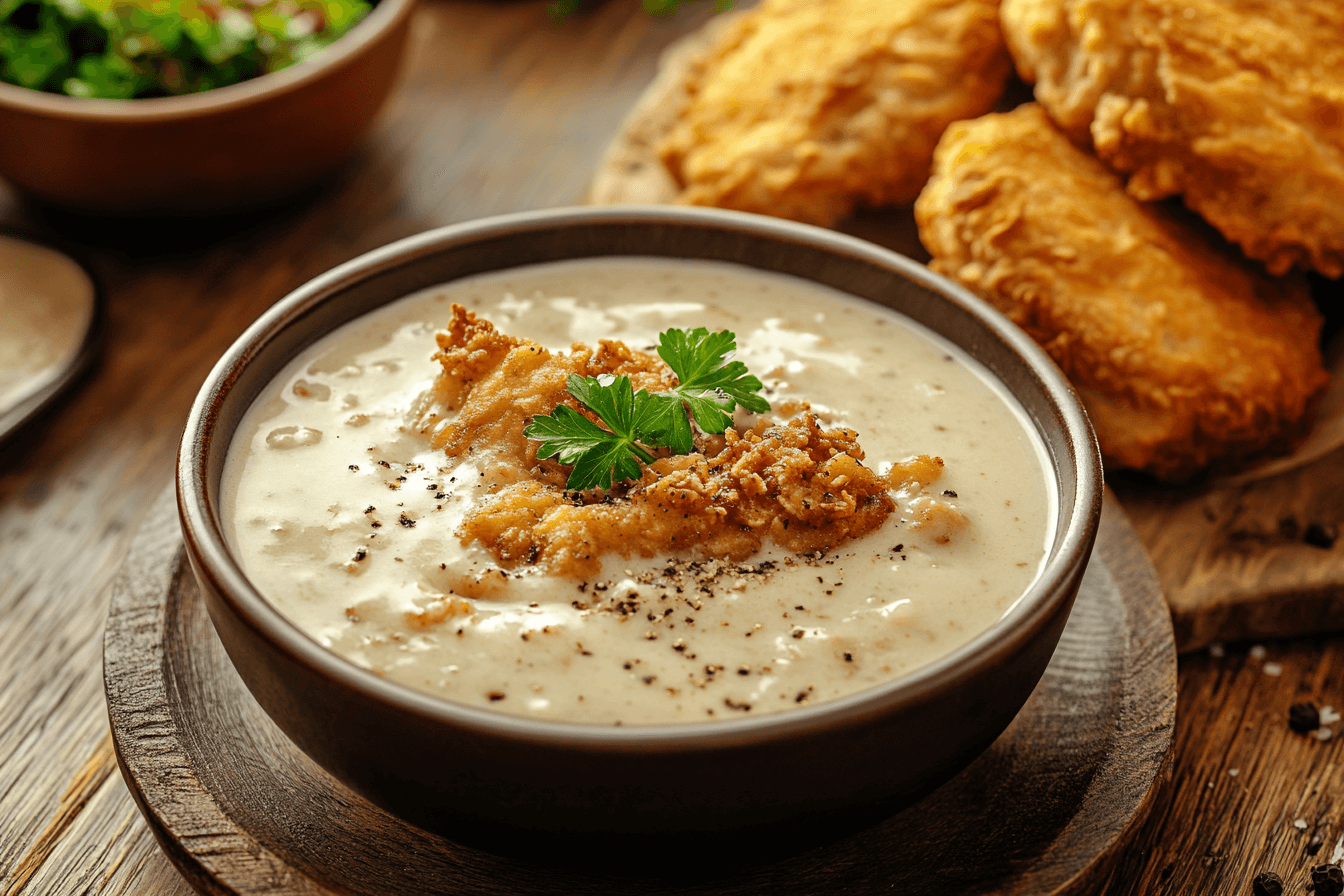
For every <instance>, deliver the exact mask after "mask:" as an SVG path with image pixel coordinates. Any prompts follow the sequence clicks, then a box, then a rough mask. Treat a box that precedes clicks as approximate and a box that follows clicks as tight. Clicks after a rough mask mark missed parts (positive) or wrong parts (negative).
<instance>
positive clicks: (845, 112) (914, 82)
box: [658, 0, 1012, 225]
mask: <svg viewBox="0 0 1344 896" xmlns="http://www.w3.org/2000/svg"><path fill="white" fill-rule="evenodd" d="M1011 69H1012V64H1011V62H1010V61H1009V59H1008V55H1007V50H1006V49H1005V47H1004V43H1003V38H1002V36H1001V34H1000V33H999V22H998V2H997V0H885V2H881V3H873V2H867V0H763V2H762V3H761V4H760V5H759V6H757V7H755V8H754V9H751V10H749V11H747V12H746V13H742V14H740V15H739V17H738V18H737V19H735V20H733V21H732V22H730V23H727V24H726V26H725V27H724V28H723V30H722V31H721V32H720V34H719V38H718V40H717V42H716V43H715V45H714V48H713V49H712V50H711V51H709V52H708V53H706V54H705V55H704V56H702V57H701V58H699V59H697V60H696V61H695V62H694V63H693V64H692V65H691V66H690V70H689V72H688V74H687V80H686V84H685V91H686V93H687V95H688V99H687V102H686V103H685V106H684V108H683V109H682V110H681V113H680V115H679V117H678V119H677V121H676V123H675V125H674V126H673V127H672V128H671V129H670V131H669V132H668V133H667V136H666V137H665V138H664V139H663V140H662V142H661V143H660V145H659V147H658V154H659V157H660V158H661V160H662V162H663V164H664V165H665V166H666V168H667V169H668V171H669V172H670V173H671V174H672V177H673V179H674V180H675V181H676V183H677V185H678V187H679V189H680V194H679V195H678V196H677V199H676V201H678V202H680V203H683V204H690V205H714V206H721V207H724V208H733V209H738V210H740V211H750V212H758V213H761V214H768V215H775V216H778V217H784V218H793V219H795V220H798V221H806V222H809V223H813V224H822V225H830V224H834V223H835V222H836V221H837V220H839V219H840V218H842V217H844V216H845V215H847V214H849V213H850V212H852V211H853V210H854V209H855V208H856V206H859V205H868V206H882V205H906V204H909V203H910V202H912V201H914V198H915V196H917V195H918V194H919V190H920V188H921V187H923V185H924V182H925V181H926V180H927V179H928V175H929V161H930V159H931V158H932V155H933V147H934V145H935V144H936V143H937V142H938V137H939V135H940V134H942V132H943V129H944V128H945V127H947V125H948V124H949V123H951V122H953V121H957V120H959V119H962V118H969V117H973V116H976V115H980V114H982V113H984V112H988V111H989V110H990V109H992V108H994V104H995V102H996V101H997V100H998V98H999V96H1000V94H1002V92H1003V88H1004V84H1005V82H1006V80H1007V78H1008V75H1009V73H1010V72H1011Z"/></svg>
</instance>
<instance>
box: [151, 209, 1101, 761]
mask: <svg viewBox="0 0 1344 896" xmlns="http://www.w3.org/2000/svg"><path fill="white" fill-rule="evenodd" d="M599 222H600V223H602V224H605V225H611V224H616V223H627V224H644V225H647V224H654V225H677V224H681V225H685V226H690V227H696V228H706V227H708V228H718V229H723V230H731V231H736V232H741V231H744V230H745V231H748V232H749V233H750V234H751V235H752V236H755V237H758V238H767V239H774V240H781V241H784V242H787V243H793V244H797V243H800V242H801V243H807V244H810V246H812V247H813V248H819V249H821V250H823V251H827V252H831V253H834V254H838V255H840V256H844V257H849V258H854V259H856V260H859V261H866V262H868V263H871V264H874V265H875V266H878V267H886V268H894V269H895V270H896V271H897V272H898V273H899V274H900V275H901V276H904V277H907V278H909V279H911V280H913V281H915V282H916V283H917V284H918V285H920V286H923V287H924V288H926V289H928V290H929V291H931V292H933V293H935V294H936V295H938V296H939V297H941V298H943V299H945V300H947V301H949V302H952V303H954V304H955V305H960V306H961V307H962V308H963V309H964V310H966V311H968V312H969V313H971V314H972V315H973V316H975V317H977V318H979V319H980V321H981V322H983V323H984V324H985V326H987V327H988V328H989V329H990V330H991V331H992V332H993V333H994V334H995V335H996V336H998V337H999V338H1000V339H1002V341H1003V342H1005V343H1007V344H1008V346H1009V347H1010V348H1011V349H1012V350H1014V351H1015V352H1016V353H1017V355H1018V356H1019V357H1020V358H1021V359H1022V360H1023V361H1024V362H1025V363H1026V365H1027V367H1028V368H1029V369H1030V370H1031V372H1032V373H1033V374H1034V375H1035V377H1036V378H1037V381H1038V382H1039V383H1040V384H1041V386H1042V387H1043V391H1044V395H1045V398H1046V399H1047V401H1048V402H1049V403H1050V404H1051V405H1053V412H1054V414H1055V416H1057V418H1058V420H1059V423H1060V425H1061V427H1062V429H1063V432H1064V434H1065V436H1066V437H1067V438H1066V441H1067V442H1068V444H1066V445H1063V446H1058V448H1059V458H1060V460H1059V462H1060V463H1061V464H1062V465H1063V466H1065V467H1067V466H1068V464H1069V461H1070V459H1071V460H1072V466H1073V474H1074V478H1075V481H1076V483H1077V486H1076V488H1075V492H1074V500H1073V502H1072V504H1071V506H1070V507H1068V508H1066V507H1064V506H1062V505H1061V506H1059V507H1058V511H1057V514H1056V532H1055V544H1056V549H1055V553H1054V556H1053V557H1051V558H1050V559H1048V560H1047V563H1046V565H1045V567H1044V568H1043V569H1042V570H1041V573H1040V575H1039V576H1038V577H1037V579H1036V581H1035V582H1034V583H1033V584H1032V586H1031V587H1030V588H1029V589H1028V590H1027V592H1026V593H1025V594H1024V595H1022V597H1021V598H1019V600H1018V601H1017V603H1016V604H1015V605H1014V606H1013V607H1012V608H1011V609H1010V610H1009V611H1008V612H1006V613H1005V614H1004V616H1002V617H1000V618H999V619H998V620H997V621H996V622H995V623H994V624H992V625H991V626H990V627H989V628H988V629H986V630H985V631H983V632H981V633H980V634H978V635H977V636H976V637H974V638H972V639H971V640H970V641H968V642H967V643H965V644H963V645H961V646H960V647H958V648H956V649H955V650H953V651H951V652H950V653H948V654H945V655H944V656H942V657H940V658H939V659H937V660H934V661H933V662H931V663H928V664H926V665H924V666H920V667H918V668H916V669H915V670H913V671H911V672H909V673H907V674H905V675H901V676H898V677H896V678H893V679H891V680H889V681H886V682H883V683H881V684H878V685H875V686H873V687H870V688H867V689H864V690H862V691H858V692H856V693H854V694H849V695H846V696H844V697H839V698H836V699H833V700H826V701H822V702H819V703H817V704H815V705H810V706H804V707H799V708H796V709H789V710H787V711H784V712H779V713H771V714H769V715H762V716H757V717H754V718H740V719H731V720H723V719H715V720H712V721H704V722H700V721H697V722H688V723H672V724H660V725H649V724H645V725H622V726H613V725H605V726H604V725H599V724H583V723H576V722H563V721H555V720H550V719H532V718H527V717H523V716H514V715H508V714H505V713H501V712H496V711H492V710H489V709H484V708H479V707H475V706H470V705H467V704H461V703H454V702H452V701H450V700H447V699H445V698H441V697H436V696H433V695H430V694H427V693H424V692H420V691H416V690H413V689H411V688H410V687H408V686H405V685H401V684H397V683H395V682H391V681H388V680H386V679H383V678H381V677H379V676H378V675H376V674H374V673H373V672H371V671H369V670H367V669H364V668H362V667H359V666H357V665H355V664H354V663H353V662H352V661H350V660H347V659H346V658H344V657H342V656H340V655H338V654H336V653H335V652H333V651H331V650H329V649H327V648H325V647H323V646H321V645H320V644H318V642H317V641H316V640H314V639H313V638H312V637H310V636H309V635H307V634H305V633H303V632H302V631H300V630H299V628H298V627H297V626H296V625H294V624H293V623H291V622H290V621H289V620H288V619H286V618H285V617H284V616H283V615H282V614H281V613H280V611H279V610H278V609H276V608H275V607H274V606H273V605H272V604H271V603H270V602H268V601H267V600H266V599H265V598H263V597H262V596H261V595H260V593H259V592H258V591H257V590H256V589H255V588H254V587H253V586H252V585H251V583H250V582H248V580H247V578H246V576H245V575H244V574H243V572H242V570H241V568H240V566H239V565H238V563H237V562H236V561H235V560H234V559H233V557H232V555H231V553H230V551H229V549H228V547H227V543H226V540H225V537H224V535H223V531H222V528H221V526H220V524H219V521H218V514H217V508H216V507H215V506H214V505H213V504H212V502H211V501H210V499H209V493H208V488H207V470H208V457H209V448H210V447H211V444H212V441H213V435H214V433H213V430H214V424H215V422H216V420H217V419H218V416H219V410H218V409H219V407H220V405H221V404H222V403H224V402H225V401H227V400H228V393H229V391H230V389H231V387H232V384H233V383H234V382H235V381H236V378H237V376H238V372H239V371H240V370H241V369H242V368H243V367H244V366H245V365H246V363H247V362H248V360H249V359H250V357H251V356H252V355H254V354H256V352H257V351H258V350H259V349H260V347H261V346H264V345H265V343H266V342H268V341H270V340H271V339H272V338H273V337H274V336H275V335H276V333H277V332H279V331H280V330H281V329H283V328H284V326H286V322H287V321H288V320H290V319H293V318H296V317H298V316H299V315H298V312H299V311H300V310H301V309H305V308H310V307H312V306H313V305H315V304H318V303H321V302H323V301H325V300H326V299H327V298H329V297H330V296H332V295H334V294H338V293H340V292H342V291H343V290H345V289H346V288H349V287H351V286H353V285H355V284H357V283H360V282H362V281H364V280H365V279H368V278H370V277H373V276H377V275H379V274H382V273H385V272H387V271H389V270H395V269H396V268H397V267H399V266H401V265H402V264H404V263H407V262H413V261H415V260H417V259H420V258H423V257H425V256H428V255H433V254H435V253H437V252H439V251H444V250H447V249H450V248H452V247H453V246H454V245H462V244H470V243H474V242H480V241H485V240H490V239H496V238H501V237H505V238H517V237H519V236H520V235H525V234H526V233H528V232H530V231H539V230H546V231H550V230H554V229H556V228H557V227H582V226H584V225H585V224H590V223H599ZM603 255H604V253H602V252H600V251H594V252H592V253H588V254H583V255H576V256H574V257H576V258H580V257H582V258H588V257H594V258H595V257H603ZM744 264H746V265H747V266H750V264H749V263H748V262H744ZM505 269H506V268H502V267H501V268H498V269H497V270H505ZM425 288H428V286H427V287H425ZM394 300H395V299H389V300H388V301H394ZM943 338H948V337H943ZM227 435H228V437H229V438H228V439H220V446H219V447H220V450H222V451H227V449H228V441H229V439H231V437H232V433H231V432H230V433H228V434H227ZM1041 438H1042V441H1046V440H1045V439H1044V436H1043V435H1042V436H1041ZM1046 445H1047V449H1049V450H1051V451H1053V450H1055V448H1056V446H1051V445H1050V444H1049V442H1048V441H1046ZM1052 478H1053V479H1054V481H1055V487H1056V488H1058V487H1059V477H1058V475H1055V474H1052ZM1102 490H1103V489H1102V466H1101V454H1100V450H1099V448H1098V445H1097V440H1096V436H1095V433H1094V432H1093V430H1092V427H1091V424H1090V423H1089V421H1088V418H1087V415H1086V412H1085V411H1084V410H1083V407H1082V405H1081V403H1080V401H1079V400H1078V397H1077V395H1076V393H1075V392H1074V390H1073V388H1072V387H1071V386H1070V385H1069V383H1068V381H1067V380H1066V379H1065V378H1064V375H1063V374H1062V373H1061V372H1060V371H1059V369H1058V368H1057V367H1056V366H1055V364H1054V362H1053V361H1051V360H1050V358H1049V356H1048V355H1046V353H1045V352H1044V351H1043V350H1042V349H1041V348H1040V347H1039V346H1037V345H1036V343H1035V342H1034V341H1033V340H1032V339H1031V338H1030V337H1029V336H1027V335H1026V334H1025V333H1024V332H1023V331H1022V330H1020V329H1018V328H1017V327H1016V326H1015V325H1014V324H1012V323H1011V322H1010V321H1009V320H1008V318H1007V317H1005V316H1004V315H1002V314H1001V313H1000V312H998V311H997V310H995V309H994V308H992V307H991V306H990V305H989V304H988V303H986V302H984V301H982V300H981V299H979V298H977V297H976V296H974V295H972V294H971V293H970V292H969V291H967V290H965V289H964V288H962V287H960V286H958V285H956V284H955V283H953V282H951V281H950V280H948V279H946V278H944V277H942V276H941V275H938V274H936V273H934V272H933V271H931V270H929V269H928V268H926V267H925V266H923V265H921V264H919V263H918V262H915V261H913V260H911V259H909V258H907V257H905V256H903V255H900V254H898V253H896V252H893V251H890V250H888V249H885V248H882V247H880V246H877V245H875V244H872V243H869V242H867V241H865V240H861V239H858V238H856V237H852V236H848V235H845V234H841V233H837V232H834V231H829V230H824V229H821V228H818V227H813V226H811V225H806V224H799V223H796V222H793V221H786V220H782V219H777V218H767V217H764V216H760V215H753V214H747V213H743V212H733V211H725V210H722V209H709V208H684V207H672V206H657V205H653V206H639V205H627V206H575V207H567V208H557V209H548V210H542V211H531V212H521V213H515V214H508V215H500V216H495V217H489V218H484V219H478V220H475V221H469V222H465V223H461V224H453V225H449V226H446V227H440V228H436V229H433V230H429V231H425V232H423V233H420V234H416V235H414V236H410V237H406V238H404V239H401V240H398V241H396V242H393V243H390V244H388V245H386V246H383V247H381V248H378V249H374V250H372V251H370V252H367V253H365V254H363V255H360V256H358V257H356V258H354V259H351V260H350V261H347V262H345V263H343V264H340V265H338V266H336V267H334V268H332V269H331V270H329V271H327V272H325V273H323V274H321V275H319V276H317V277H315V278H313V279H312V280H309V281H308V282H307V283H305V284H303V285H302V286H300V287H299V288H298V289H296V290H294V291H293V292H291V293H289V294H288V295H287V296H285V297H284V298H282V299H281V300H280V301H278V302H276V303H275V304H274V305H273V306H272V307H271V308H269V309H268V310H267V311H266V312H264V313H263V314H262V315H261V316H260V317H259V318H258V319H257V320H256V321H255V322H254V323H253V324H252V325H251V326H250V327H248V328H247V330H245V331H244V332H243V334H242V335H241V336H239V337H238V339H237V340H236V341H235V342H234V343H233V345H231V346H230V347H229V348H228V349H227V350H226V351H225V352H224V354H223V355H222V356H221V357H220V359H219V361H218V362H217V363H216V365H215V366H214V368H213V369H212V370H211V372H210V374H209V375H208V376H207V377H206V380H205V382H204V384H203V385H202V387H201V390H200V392H199V393H198V394H197V397H196V399H195V401H194V402H193V404H192V407H191V411H190V414H189V417H188V420H187V425H186V429H185V431H184V433H183V439H182V444H181V449H180V451H179V454H178V463H177V495H178V510H179V516H180V519H181V523H182V530H183V537H184V540H185V542H186V546H187V551H188V555H189V557H190V558H191V559H192V561H193V568H194V570H195V572H196V575H197V576H198V577H202V576H204V577H208V578H209V580H210V585H211V586H213V589H212V590H214V591H215V593H216V594H218V595H219V596H220V598H221V599H222V600H224V601H225V602H226V603H227V605H228V607H229V609H230V611H231V612H232V613H233V614H234V615H235V616H236V617H237V618H238V619H239V620H240V621H241V622H242V623H243V624H244V625H246V626H247V627H248V628H250V629H252V630H253V631H254V632H255V633H257V634H258V635H260V636H261V637H263V638H264V639H265V640H266V641H267V642H269V644H270V645H271V646H272V647H273V648H277V649H279V650H282V651H283V652H285V653H286V654H288V656H289V657H290V658H291V659H292V660H295V661H297V662H299V663H301V664H303V665H305V666H307V667H309V669H310V670H311V671H314V672H316V673H317V674H319V675H321V676H322V677H324V678H326V679H328V680H335V682H336V683H337V684H338V685H339V686H341V687H343V688H346V689H349V690H353V691H355V692H358V693H359V694H360V695H361V696H362V697H363V698H365V699H369V700H372V701H374V702H377V703H380V704H384V705H386V706H388V707H389V708H391V709H394V710H396V711H397V712H399V713H409V714H411V715H412V716H415V717H418V718H419V719H421V720H423V721H427V722H430V723H432V724H439V725H443V726H446V728H451V729H457V730H466V731H471V732H473V733H475V734H477V735H484V736H489V737H495V738H499V739H503V740H509V741H516V742H532V743H539V742H544V743H546V744H548V745H551V746H554V747H565V748H569V749H577V750H587V751H597V752H612V753H615V752H656V751H663V750H669V749H671V750H677V751H697V750H712V749H719V748H723V747H725V746H749V745H755V744H760V743H763V742H766V741H771V740H776V739H778V738H780V737H789V736H794V735H802V734H805V733H806V734H811V733H816V732H818V731H823V730H831V729H834V728H838V727H847V726H850V725H853V724H855V723H856V721H859V720H863V719H872V718H876V717H879V716H883V715H886V714H889V713H890V712H891V711H892V709H893V708H894V707H896V706H902V705H911V704H915V703H918V702H921V701H923V700H926V699H929V698H931V697H934V696H936V694H937V693H938V692H940V691H943V690H944V689H946V688H948V687H949V686H951V685H953V684H954V683H955V682H956V681H957V680H958V679H963V678H968V677H970V676H971V675H972V674H973V673H974V672H975V670H977V669H981V668H984V667H985V666H986V665H987V664H991V663H995V662H999V661H1005V660H1007V659H1009V658H1011V657H1012V656H1014V655H1016V654H1017V653H1018V652H1020V651H1021V650H1023V649H1025V648H1026V645H1027V643H1028V642H1029V641H1030V640H1031V639H1032V638H1033V637H1034V636H1035V635H1036V634H1037V633H1039V632H1040V631H1041V629H1042V628H1044V627H1045V626H1046V625H1047V624H1048V622H1049V620H1050V619H1051V618H1053V616H1054V614H1055V613H1056V612H1058V611H1059V610H1060V605H1061V604H1066V602H1067V601H1069V600H1070V598H1071V592H1070V589H1069V587H1068V585H1069V583H1070V582H1071V581H1076V579H1077V578H1078V577H1079V576H1080V574H1081V569H1082V568H1083V566H1084V565H1085V564H1086V562H1087V560H1088V558H1089V556H1090V553H1091V547H1092V541H1093V539H1094V537H1095V534H1096V529H1097V524H1098V521H1099V519H1100V514H1101V500H1102ZM1066 510H1067V512H1066ZM1066 521H1067V522H1066ZM202 584H203V586H204V583H202ZM1066 605H1067V604H1066Z"/></svg>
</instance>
